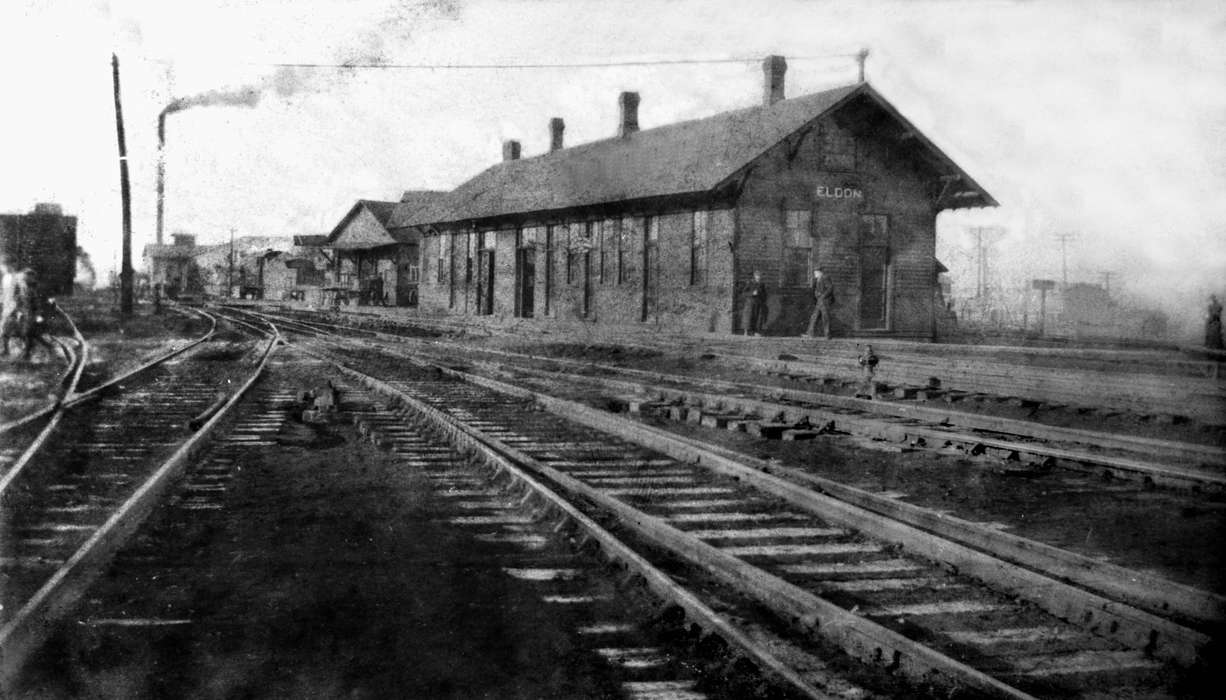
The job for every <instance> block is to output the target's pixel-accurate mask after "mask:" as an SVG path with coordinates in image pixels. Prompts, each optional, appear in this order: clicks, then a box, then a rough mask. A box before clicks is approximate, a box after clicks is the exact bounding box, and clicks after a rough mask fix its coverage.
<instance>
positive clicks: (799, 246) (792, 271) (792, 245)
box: [783, 209, 813, 287]
mask: <svg viewBox="0 0 1226 700" xmlns="http://www.w3.org/2000/svg"><path fill="white" fill-rule="evenodd" d="M812 221H813V215H812V212H810V211H809V210H808V209H787V210H785V211H784V231H783V286H785V287H803V286H805V285H807V284H808V283H809V254H810V253H811V252H812V250H813V235H812V233H811V231H812Z"/></svg>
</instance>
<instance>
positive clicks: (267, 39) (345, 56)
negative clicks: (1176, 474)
mask: <svg viewBox="0 0 1226 700" xmlns="http://www.w3.org/2000/svg"><path fill="white" fill-rule="evenodd" d="M861 47H867V48H869V49H870V50H871V52H872V54H871V56H870V58H869V60H868V79H869V81H870V82H871V83H872V84H873V85H874V86H875V87H876V88H878V90H880V91H881V92H882V93H883V94H884V95H885V96H886V98H887V99H889V100H890V101H891V102H893V103H894V104H895V105H896V106H897V107H898V108H899V109H900V110H901V112H902V113H903V114H904V115H906V116H907V117H908V118H909V119H910V120H911V121H912V122H914V123H915V124H916V125H917V126H918V127H919V128H920V129H921V130H923V131H924V132H925V133H926V134H927V135H928V136H929V137H930V138H931V139H932V140H933V141H935V142H936V143H937V144H938V145H939V146H940V147H941V148H942V149H944V150H945V151H946V152H947V153H948V154H949V155H950V156H952V157H953V158H954V159H955V160H956V161H957V162H958V163H959V164H960V165H961V166H962V167H963V168H964V169H965V170H966V171H967V172H969V173H970V174H971V175H972V176H973V177H975V178H976V179H977V180H978V181H979V182H980V183H981V184H982V185H983V186H984V187H986V188H987V189H988V191H989V192H991V193H992V194H993V195H994V196H995V197H996V199H997V200H998V201H1000V202H1001V204H1002V206H1001V207H999V208H995V209H985V210H973V211H968V212H959V213H956V214H949V213H947V214H943V215H942V216H941V218H940V220H939V231H938V239H939V242H938V253H939V255H940V256H941V257H942V258H943V260H945V262H946V263H947V264H948V265H949V266H950V267H951V268H953V269H954V271H955V293H956V294H957V293H958V292H959V291H964V290H967V289H969V288H973V286H974V277H973V275H971V274H968V273H969V271H970V270H971V269H972V266H971V262H972V253H973V244H972V242H971V238H970V236H969V235H968V233H967V228H968V227H969V226H978V225H1002V226H1005V227H1006V233H1005V234H1004V236H1003V238H1001V239H1000V240H998V241H996V242H995V243H994V249H993V252H992V258H991V264H992V267H993V272H994V273H999V275H1000V280H1001V282H1002V284H1004V285H1005V286H1006V287H1012V288H1020V287H1021V286H1022V285H1023V284H1025V283H1026V281H1028V280H1029V279H1031V278H1035V277H1048V278H1057V279H1058V278H1059V276H1060V255H1059V246H1058V244H1057V243H1056V242H1055V239H1054V236H1055V234H1057V233H1074V234H1076V236H1077V238H1076V239H1075V241H1073V242H1072V243H1070V245H1069V277H1070V281H1099V280H1100V279H1101V275H1100V273H1101V272H1102V271H1111V272H1113V273H1115V276H1114V277H1113V278H1112V281H1111V286H1112V288H1113V290H1117V289H1118V290H1119V291H1120V293H1121V294H1122V295H1124V296H1126V297H1128V298H1131V299H1134V300H1137V301H1138V302H1140V303H1146V304H1151V305H1157V306H1161V307H1162V308H1164V309H1165V310H1167V311H1169V312H1171V313H1172V314H1174V315H1175V316H1176V318H1177V320H1183V321H1186V322H1187V325H1188V327H1191V326H1193V325H1195V321H1196V319H1198V318H1199V315H1200V314H1201V310H1202V309H1203V307H1204V302H1205V298H1206V297H1207V295H1208V294H1209V293H1210V292H1217V293H1219V294H1223V293H1226V157H1224V156H1226V88H1224V87H1223V86H1226V4H1223V3H1221V2H1024V3H1019V2H925V1H918V2H901V3H898V2H856V3H849V2H820V1H808V2H782V1H779V2H775V1H763V2H756V3H753V2H746V1H745V0H735V1H728V2H724V1H721V0H714V1H712V0H705V1H700V2H685V1H677V2H656V1H648V0H630V1H623V2H617V1H601V2H582V1H575V0H571V1H568V2H550V1H548V0H524V1H522V2H513V1H506V0H503V1H498V2H494V1H492V0H450V1H449V0H434V1H427V2H410V1H408V0H402V1H401V2H392V1H390V0H338V1H334V2H332V1H330V2H324V1H321V0H294V1H292V2H290V1H271V2H270V1H256V0H228V1H227V0H195V1H194V2H191V3H167V2H160V1H155V0H115V1H113V2H109V3H106V2H96V3H89V2H84V1H69V0H65V1H64V2H36V1H33V0H16V1H14V0H7V1H6V2H4V3H2V4H0V61H3V65H4V67H5V68H4V70H3V71H0V90H2V92H0V94H3V95H4V97H5V99H4V103H5V104H4V105H3V107H0V114H2V115H3V116H0V120H2V121H0V124H2V128H0V163H2V164H3V166H2V167H0V171H2V172H0V211H26V210H28V209H29V208H30V207H31V206H32V205H33V204H34V203H35V202H39V201H56V202H60V203H62V204H63V205H64V206H65V208H66V209H67V210H68V211H69V212H70V213H73V214H76V215H78V216H79V217H81V222H80V230H79V240H80V242H81V244H82V245H84V246H85V247H86V249H87V250H88V251H89V252H90V253H91V254H92V255H93V256H94V258H95V260H96V261H97V263H98V264H99V266H100V267H101V268H103V269H104V270H109V269H111V268H112V266H113V265H116V264H117V263H118V250H119V243H118V242H119V236H120V226H121V217H120V209H119V176H118V165H117V160H116V153H117V149H116V141H115V123H114V111H113V104H112V97H111V74H110V54H111V52H112V51H115V52H116V53H117V54H118V55H119V58H120V62H121V70H122V81H123V98H124V111H125V114H124V116H125V120H126V126H127V139H128V151H129V155H130V163H131V167H132V190H133V209H134V230H135V246H134V249H135V251H136V255H137V256H139V253H140V249H141V247H142V246H143V245H144V244H145V243H147V242H151V241H152V240H153V229H154V197H153V193H154V172H155V167H154V164H155V149H156V133H155V125H156V118H157V114H158V112H159V111H161V109H162V108H163V107H165V106H166V105H167V104H168V103H170V102H171V101H172V100H175V99H182V98H191V97H195V96H200V95H207V94H209V93H225V92H227V91H235V90H241V89H243V88H246V87H255V88H257V89H259V90H261V91H262V99H261V100H260V101H259V103H258V104H256V105H255V106H252V107H224V106H215V107H206V106H201V107H195V108H191V109H186V110H184V111H181V112H178V113H176V114H173V115H171V116H170V117H169V118H168V129H167V132H168V138H167V141H168V146H167V200H166V217H167V233H168V234H169V233H170V232H173V231H180V230H182V231H187V232H192V233H197V234H199V236H200V240H201V242H213V241H221V240H224V239H225V238H226V237H227V235H228V231H229V229H230V227H234V228H235V229H236V230H237V231H238V234H239V235H245V234H252V235H254V234H259V235H291V234H300V233H323V232H327V231H328V230H329V229H331V227H332V226H333V225H334V224H335V223H336V221H337V220H338V219H339V218H340V217H341V216H342V215H343V214H344V213H345V211H346V210H347V209H348V208H349V206H350V205H351V204H352V202H353V200H354V199H357V198H360V197H364V198H374V199H397V198H398V196H399V193H400V192H401V191H402V190H405V189H420V188H432V189H449V188H451V187H454V186H456V185H457V184H459V183H461V182H463V181H464V180H465V179H467V178H468V177H471V176H472V175H475V174H476V173H478V172H480V171H481V170H482V169H484V168H486V167H487V166H489V165H490V164H492V163H493V162H495V161H496V160H497V159H498V158H499V155H500V142H501V141H502V140H503V139H507V138H517V139H519V140H521V141H522V142H523V144H524V151H525V155H532V154H535V153H539V152H542V151H544V150H545V149H546V148H547V145H548V132H547V124H548V120H549V118H550V117H553V116H561V117H563V118H564V119H565V120H566V124H567V131H566V140H567V143H569V144H575V143H581V142H585V141H591V140H595V139H598V138H603V137H607V136H609V135H612V134H613V133H614V132H615V129H616V122H617V104H616V103H617V94H618V92H620V91H622V90H637V91H638V92H639V93H640V94H641V95H642V104H641V106H640V124H641V125H642V126H643V128H651V127H652V126H658V125H662V124H666V123H669V122H672V121H676V120H679V119H687V118H695V117H702V116H706V115H710V114H714V113H716V112H719V111H723V110H726V109H732V108H737V107H744V106H748V105H751V104H754V103H756V102H757V101H758V100H760V98H761V68H760V65H759V63H760V59H761V57H763V56H765V55H767V54H771V53H778V54H782V55H784V56H786V57H788V59H789V60H788V63H789V68H788V74H787V93H788V95H789V96H796V95H800V94H804V93H807V92H812V91H816V90H820V89H823V88H826V87H831V86H834V85H838V84H843V83H848V82H852V81H854V80H855V78H856V69H855V61H854V60H853V59H852V58H850V57H849V54H854V53H855V52H856V51H857V50H859V49H860V48H861ZM701 59H712V60H725V59H745V60H744V61H742V62H723V63H702V64H674V63H670V64H665V65H650V66H620V67H604V68H500V69H499V68H494V69H491V68H473V67H469V68H461V69H456V68H442V67H438V68H382V69H374V68H357V69H335V68H321V69H314V68H296V69H287V68H281V69H278V68H276V67H275V66H273V65H270V64H275V63H315V64H338V63H342V64H343V63H349V64H352V63H358V64H363V65H368V64H400V65H405V64H411V65H425V66H454V65H457V64H460V65H464V66H473V65H481V66H489V65H492V66H505V65H525V64H533V65H539V64H559V63H567V64H574V63H609V62H638V61H647V62H660V61H665V62H671V61H677V60H701Z"/></svg>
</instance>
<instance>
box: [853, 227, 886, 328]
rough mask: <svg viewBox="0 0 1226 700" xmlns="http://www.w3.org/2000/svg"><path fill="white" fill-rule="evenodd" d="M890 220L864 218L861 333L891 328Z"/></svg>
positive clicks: (861, 250) (862, 233) (861, 251)
mask: <svg viewBox="0 0 1226 700" xmlns="http://www.w3.org/2000/svg"><path fill="white" fill-rule="evenodd" d="M888 223H889V221H888V219H887V217H885V216H882V215H878V214H865V215H863V216H861V217H860V256H859V257H860V261H859V262H860V313H859V324H860V329H861V330H888V329H889V327H890V249H889V240H890V239H889V228H888Z"/></svg>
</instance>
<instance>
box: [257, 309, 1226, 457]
mask: <svg viewBox="0 0 1226 700" xmlns="http://www.w3.org/2000/svg"><path fill="white" fill-rule="evenodd" d="M247 313H254V314H259V315H267V316H272V315H271V314H263V313H260V312H250V311H249V312H247ZM277 318H279V317H277ZM295 322H296V323H300V324H302V325H308V326H309V325H315V326H325V327H326V326H330V327H334V328H348V327H346V326H343V325H339V324H330V323H322V322H311V323H310V324H307V323H306V322H302V321H297V320H295ZM359 330H361V331H363V332H365V333H369V334H372V335H375V336H376V337H378V338H380V339H383V340H390V341H393V342H401V343H415V344H418V345H438V346H442V347H446V348H456V349H463V350H464V351H466V352H478V353H487V354H491V355H498V356H501V357H508V358H523V359H529V360H534V361H541V362H553V363H557V364H560V365H567V366H572V367H582V368H591V369H596V370H599V371H602V372H614V373H618V374H624V375H631V376H639V377H643V378H644V379H645V380H648V381H651V382H654V383H658V382H662V381H663V382H675V383H683V384H693V385H697V386H705V387H709V388H711V389H717V390H721V391H756V392H762V393H768V394H771V395H777V396H779V397H781V398H787V399H791V400H796V401H805V402H809V403H815V404H824V405H828V406H832V407H836V408H844V409H850V410H857V411H863V412H866V413H876V414H883V415H892V416H896V417H899V418H909V419H913V420H926V421H931V422H934V423H944V424H954V425H959V426H963V427H966V428H970V429H975V430H985V431H992V432H999V433H1007V434H1011V435H1017V436H1020V437H1027V438H1032V439H1037V440H1048V441H1065V442H1075V443H1080V444H1089V445H1091V446H1095V447H1102V448H1107V449H1119V450H1125V451H1133V452H1137V451H1139V452H1143V453H1147V454H1160V455H1165V456H1174V457H1179V458H1182V459H1187V460H1213V461H1214V462H1216V463H1218V464H1221V465H1223V466H1226V449H1223V448H1221V447H1217V446H1211V445H1198V444H1196V443H1187V442H1176V441H1172V440H1162V439H1156V438H1147V437H1141V436H1137V435H1131V434H1128V433H1108V432H1104V431H1096V430H1085V429H1079V428H1067V427H1063V426H1054V425H1046V424H1043V423H1037V422H1034V421H1023V420H1017V419H1013V418H1000V417H995V416H985V415H982V414H977V413H971V412H967V411H956V410H952V409H939V408H932V407H928V406H910V405H901V404H896V403H893V402H888V401H887V402H883V401H873V400H868V399H859V398H853V397H849V396H837V395H833V394H826V393H821V392H810V391H799V390H794V389H785V388H783V387H773V386H769V385H759V384H752V383H747V382H732V381H724V380H718V379H708V378H700V377H692V376H688V375H681V374H670V373H664V372H658V371H654V370H641V369H634V368H629V367H619V366H616V365H609V364H604V363H597V362H588V361H584V360H571V359H567V358H556V357H549V356H545V355H533V354H530V353H518V352H511V351H507V350H499V349H495V348H474V347H472V346H466V345H461V344H459V343H448V342H446V341H440V340H434V339H422V338H414V337H410V336H402V335H397V334H392V333H383V332H380V331H373V330H369V329H359ZM644 347H646V346H644ZM747 359H757V358H747ZM761 361H762V362H775V361H768V360H761ZM1001 449H1005V447H1004V446H1002V448H1001ZM1053 449H1054V448H1053ZM1043 456H1044V457H1047V456H1053V457H1056V458H1059V459H1070V460H1074V461H1086V460H1093V459H1096V458H1098V457H1099V456H1097V455H1092V454H1087V455H1085V456H1082V455H1081V453H1075V454H1074V453H1072V452H1070V451H1067V450H1065V451H1057V452H1053V453H1052V454H1050V455H1043ZM1135 465H1136V462H1135V460H1132V461H1131V463H1130V460H1126V459H1123V458H1120V461H1119V464H1118V465H1117V466H1119V467H1120V468H1121V469H1125V470H1132V469H1134V467H1135ZM1107 466H1111V465H1107Z"/></svg>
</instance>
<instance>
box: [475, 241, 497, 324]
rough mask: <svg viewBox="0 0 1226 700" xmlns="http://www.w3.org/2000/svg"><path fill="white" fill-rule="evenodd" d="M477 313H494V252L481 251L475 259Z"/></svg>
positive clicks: (485, 314) (486, 314)
mask: <svg viewBox="0 0 1226 700" xmlns="http://www.w3.org/2000/svg"><path fill="white" fill-rule="evenodd" d="M477 313H478V314H481V315H484V316H489V315H490V314H492V313H494V251H492V250H482V251H480V252H479V253H478V257H477Z"/></svg>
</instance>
